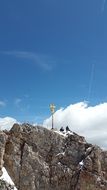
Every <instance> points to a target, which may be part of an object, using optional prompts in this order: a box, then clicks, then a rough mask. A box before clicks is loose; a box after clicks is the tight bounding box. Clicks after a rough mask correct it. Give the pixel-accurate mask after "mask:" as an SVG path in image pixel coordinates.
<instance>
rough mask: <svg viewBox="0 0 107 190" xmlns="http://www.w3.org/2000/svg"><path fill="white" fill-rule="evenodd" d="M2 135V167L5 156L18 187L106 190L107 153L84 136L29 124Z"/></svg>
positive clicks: (6, 164)
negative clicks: (88, 141)
mask: <svg viewBox="0 0 107 190" xmlns="http://www.w3.org/2000/svg"><path fill="white" fill-rule="evenodd" d="M2 135H4V140H3V137H2ZM0 137H2V138H1V139H0V141H1V142H0V146H1V147H0V148H1V149H0V150H2V151H1V152H2V153H1V154H0V157H1V168H2V166H3V159H4V166H5V168H6V169H7V171H8V173H9V175H10V176H11V178H12V180H13V182H14V183H15V185H16V187H17V189H18V190H107V152H106V151H103V150H101V149H100V148H99V147H98V146H94V145H92V144H89V143H87V142H86V141H85V138H84V137H81V136H79V135H77V134H75V133H73V132H69V133H67V134H63V133H58V132H57V131H54V130H48V129H46V128H43V127H40V126H35V127H34V126H31V125H29V124H23V125H18V124H14V126H13V127H12V129H11V130H10V131H9V132H6V131H5V132H4V133H3V132H1V136H0ZM4 150H5V151H4Z"/></svg>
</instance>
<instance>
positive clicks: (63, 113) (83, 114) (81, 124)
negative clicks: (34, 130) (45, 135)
mask: <svg viewBox="0 0 107 190" xmlns="http://www.w3.org/2000/svg"><path fill="white" fill-rule="evenodd" d="M43 125H44V126H46V127H48V128H51V117H50V118H48V119H46V120H45V121H44V123H43ZM67 125H68V126H69V128H70V129H71V130H72V131H74V132H76V133H78V134H79V135H83V136H85V137H86V140H87V141H88V142H91V143H94V144H98V145H100V146H101V147H102V148H106V149H107V103H102V104H99V105H96V106H88V104H87V103H85V102H80V103H76V104H72V105H70V106H68V107H66V108H65V109H64V108H61V109H59V110H58V111H56V112H55V114H54V126H55V128H57V129H59V128H60V127H61V126H63V127H66V126H67Z"/></svg>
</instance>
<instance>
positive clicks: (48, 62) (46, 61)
mask: <svg viewBox="0 0 107 190" xmlns="http://www.w3.org/2000/svg"><path fill="white" fill-rule="evenodd" d="M1 53H3V54H6V55H10V56H14V57H16V58H20V59H25V60H29V61H30V63H31V62H32V63H33V64H35V65H37V66H39V68H41V69H43V70H45V71H50V70H52V68H53V65H54V63H55V61H54V60H53V58H51V57H50V56H47V55H43V54H37V53H33V52H26V51H5V52H1Z"/></svg>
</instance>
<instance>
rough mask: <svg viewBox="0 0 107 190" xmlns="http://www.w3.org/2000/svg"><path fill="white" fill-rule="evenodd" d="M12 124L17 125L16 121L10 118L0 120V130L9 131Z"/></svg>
mask: <svg viewBox="0 0 107 190" xmlns="http://www.w3.org/2000/svg"><path fill="white" fill-rule="evenodd" d="M14 123H17V120H16V119H14V118H12V117H4V118H0V130H4V129H7V130H10V129H11V127H12V126H13V124H14Z"/></svg>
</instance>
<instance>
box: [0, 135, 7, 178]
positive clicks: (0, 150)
mask: <svg viewBox="0 0 107 190" xmlns="http://www.w3.org/2000/svg"><path fill="white" fill-rule="evenodd" d="M5 144H6V135H5V133H3V132H0V176H1V175H2V167H3V163H4V162H3V156H4V151H5Z"/></svg>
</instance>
